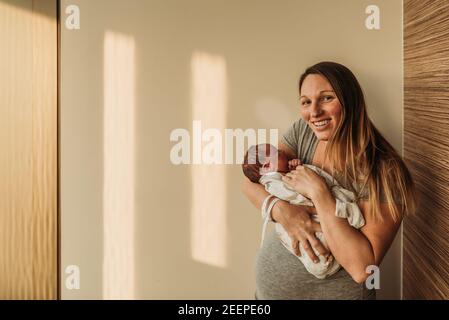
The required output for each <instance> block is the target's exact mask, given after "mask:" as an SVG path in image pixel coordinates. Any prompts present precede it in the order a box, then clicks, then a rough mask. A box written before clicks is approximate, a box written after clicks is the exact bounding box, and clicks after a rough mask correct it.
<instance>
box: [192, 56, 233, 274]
mask: <svg viewBox="0 0 449 320" xmlns="http://www.w3.org/2000/svg"><path fill="white" fill-rule="evenodd" d="M191 71H192V108H193V109H192V111H193V112H192V118H193V120H199V121H201V124H202V127H203V130H204V129H208V128H209V129H213V130H215V132H216V133H217V135H218V134H219V131H220V132H223V130H224V129H225V127H226V116H227V114H226V112H227V74H226V61H225V59H224V58H223V57H222V56H219V55H212V54H209V53H205V52H194V54H193V56H192V60H191ZM197 129H198V128H193V130H197ZM209 132H211V131H209ZM211 133H213V132H211ZM194 134H195V133H194ZM199 134H201V133H199ZM208 138H209V141H211V140H212V139H214V136H213V135H211V136H209V137H208ZM194 143H195V141H194ZM207 144H208V143H207V142H203V143H202V145H201V148H202V149H203V151H202V155H203V159H204V157H207V154H205V153H207V152H208V150H207V148H204V147H205V146H206V145H207ZM193 149H194V150H195V147H194V148H193ZM197 150H198V149H197ZM209 151H210V150H209ZM215 152H222V149H220V150H215ZM211 158H213V157H211ZM194 162H195V159H194ZM191 177H192V207H191V252H192V258H193V259H194V260H196V261H199V262H202V263H206V264H209V265H212V266H216V267H221V268H224V267H226V264H227V261H226V260H227V258H226V255H227V221H226V166H224V165H220V164H193V165H192V166H191Z"/></svg>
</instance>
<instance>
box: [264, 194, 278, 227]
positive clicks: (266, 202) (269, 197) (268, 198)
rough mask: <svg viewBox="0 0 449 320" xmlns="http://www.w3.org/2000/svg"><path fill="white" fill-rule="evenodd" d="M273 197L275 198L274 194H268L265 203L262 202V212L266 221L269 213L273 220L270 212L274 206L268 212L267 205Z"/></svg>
mask: <svg viewBox="0 0 449 320" xmlns="http://www.w3.org/2000/svg"><path fill="white" fill-rule="evenodd" d="M271 198H275V196H273V195H272V194H270V195H269V196H267V197H266V198H265V200H264V201H263V203H262V208H261V214H262V219H263V220H264V221H265V219H266V218H267V215H268V217H269V219H270V220H271V221H273V219H272V218H271V215H270V214H269V213H270V211H271V209H272V208H273V207H271V209H270V211H268V212H267V205H268V202H269V201H270V199H271Z"/></svg>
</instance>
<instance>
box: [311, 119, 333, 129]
mask: <svg viewBox="0 0 449 320" xmlns="http://www.w3.org/2000/svg"><path fill="white" fill-rule="evenodd" d="M329 122H330V120H329V119H327V120H323V121H317V122H313V125H314V126H315V127H323V126H325V125H327V124H328V123H329Z"/></svg>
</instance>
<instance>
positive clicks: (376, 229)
mask: <svg viewBox="0 0 449 320" xmlns="http://www.w3.org/2000/svg"><path fill="white" fill-rule="evenodd" d="M311 198H312V202H313V203H314V204H315V208H316V211H317V214H318V216H319V218H320V222H321V229H322V230H323V234H324V237H325V238H326V240H327V242H328V245H329V248H330V250H331V252H332V254H333V255H334V257H335V258H336V259H337V261H338V262H339V263H340V264H341V265H342V266H343V267H344V268H345V269H346V271H347V272H348V273H349V274H350V275H351V277H352V278H353V279H354V280H355V281H356V282H358V283H363V282H364V281H365V280H366V278H367V277H368V276H369V274H367V273H366V267H367V266H369V265H376V266H379V265H380V263H381V261H382V259H383V257H384V255H385V253H386V252H387V250H388V248H389V247H390V245H391V243H392V241H393V239H394V237H395V235H396V233H397V231H398V228H399V226H400V224H401V222H400V221H398V222H394V221H393V220H392V218H390V217H389V215H388V214H387V212H388V211H387V205H386V204H381V206H380V210H381V211H382V214H383V217H384V221H382V222H380V221H374V220H373V219H372V218H371V217H370V216H369V215H367V214H365V213H367V212H369V203H368V202H365V201H364V202H359V208H360V210H361V211H362V214H363V215H364V217H365V221H366V224H365V226H364V227H363V228H362V229H360V230H357V229H354V228H353V227H351V226H350V225H349V223H348V221H347V220H346V219H341V218H339V217H337V216H335V199H334V197H333V196H332V194H331V192H330V190H329V189H328V188H327V186H325V185H324V186H323V187H321V188H316V189H315V190H314V192H313V193H312V194H311Z"/></svg>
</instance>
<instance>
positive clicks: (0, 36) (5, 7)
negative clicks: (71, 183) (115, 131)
mask: <svg viewBox="0 0 449 320" xmlns="http://www.w3.org/2000/svg"><path fill="white" fill-rule="evenodd" d="M43 12H45V13H46V14H43ZM0 44H1V50H0V70H1V72H0V148H1V153H0V193H1V196H0V299H55V298H56V297H57V20H56V1H55V0H14V1H9V0H2V1H0Z"/></svg>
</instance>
